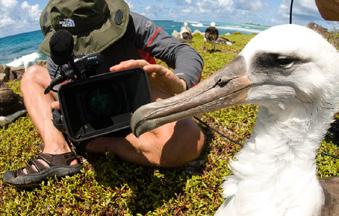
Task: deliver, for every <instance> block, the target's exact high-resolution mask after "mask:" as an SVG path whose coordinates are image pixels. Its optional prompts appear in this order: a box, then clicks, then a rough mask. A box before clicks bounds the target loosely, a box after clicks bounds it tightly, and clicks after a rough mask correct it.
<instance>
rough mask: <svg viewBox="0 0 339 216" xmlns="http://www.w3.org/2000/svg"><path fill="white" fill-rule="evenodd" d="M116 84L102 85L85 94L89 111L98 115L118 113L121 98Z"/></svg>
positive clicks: (106, 115) (105, 115)
mask: <svg viewBox="0 0 339 216" xmlns="http://www.w3.org/2000/svg"><path fill="white" fill-rule="evenodd" d="M117 88H119V87H117V86H102V87H99V88H96V89H92V90H91V91H89V93H88V95H87V96H86V100H87V105H88V109H89V111H90V112H91V113H92V114H94V115H96V116H98V117H109V116H112V115H114V114H118V113H120V111H121V109H122V104H121V99H120V98H119V94H116V93H117V92H119V91H118V90H117Z"/></svg>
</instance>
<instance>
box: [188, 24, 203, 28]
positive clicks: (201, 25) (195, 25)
mask: <svg viewBox="0 0 339 216" xmlns="http://www.w3.org/2000/svg"><path fill="white" fill-rule="evenodd" d="M190 24H191V25H192V26H193V27H198V28H199V27H205V26H204V24H202V23H190Z"/></svg>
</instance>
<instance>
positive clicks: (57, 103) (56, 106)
mask: <svg viewBox="0 0 339 216" xmlns="http://www.w3.org/2000/svg"><path fill="white" fill-rule="evenodd" d="M51 107H52V109H58V110H59V109H60V103H59V101H53V102H52V103H51Z"/></svg>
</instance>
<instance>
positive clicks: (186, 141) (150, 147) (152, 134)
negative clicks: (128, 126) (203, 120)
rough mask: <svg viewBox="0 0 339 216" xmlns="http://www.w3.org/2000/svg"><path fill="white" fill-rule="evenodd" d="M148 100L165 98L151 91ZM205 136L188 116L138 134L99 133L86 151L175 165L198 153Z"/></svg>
mask: <svg viewBox="0 0 339 216" xmlns="http://www.w3.org/2000/svg"><path fill="white" fill-rule="evenodd" d="M151 95H152V100H153V101H156V100H161V98H168V97H170V95H168V94H167V93H165V92H160V91H155V90H154V91H152V92H151ZM204 143H205V136H204V134H203V132H202V131H201V129H200V128H199V126H198V125H197V124H196V123H195V122H194V121H193V120H192V119H184V120H180V121H177V122H172V123H168V124H165V125H163V126H161V127H158V128H156V129H154V130H152V131H149V132H146V133H144V134H143V135H141V136H140V137H138V138H137V137H135V136H134V135H133V134H132V133H130V134H128V135H126V136H125V137H100V138H96V139H94V140H92V141H91V142H89V143H88V144H87V145H86V149H87V150H88V151H90V152H96V153H106V152H111V153H113V154H116V155H118V156H119V157H120V158H122V159H124V160H127V161H130V162H133V163H136V164H142V165H153V166H162V167H175V166H180V165H183V164H185V163H187V162H189V161H191V160H194V159H196V158H197V157H199V155H200V153H201V150H202V148H203V146H204Z"/></svg>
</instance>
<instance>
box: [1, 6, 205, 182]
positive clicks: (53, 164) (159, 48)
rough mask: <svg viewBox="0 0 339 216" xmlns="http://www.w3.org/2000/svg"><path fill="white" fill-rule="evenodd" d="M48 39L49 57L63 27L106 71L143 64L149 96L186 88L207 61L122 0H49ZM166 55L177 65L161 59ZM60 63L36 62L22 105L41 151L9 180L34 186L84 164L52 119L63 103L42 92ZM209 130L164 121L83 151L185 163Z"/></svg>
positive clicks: (44, 22) (44, 26)
mask: <svg viewBox="0 0 339 216" xmlns="http://www.w3.org/2000/svg"><path fill="white" fill-rule="evenodd" d="M40 26H41V30H42V32H43V33H44V40H43V42H42V43H41V45H40V50H41V51H42V52H44V53H46V54H47V55H50V54H51V53H50V49H49V40H50V38H51V36H52V35H53V33H54V32H56V31H57V30H61V29H65V30H67V31H69V32H70V33H72V35H73V38H74V55H75V56H81V55H84V54H90V53H100V54H102V56H103V57H104V63H103V64H102V65H101V66H100V68H99V69H98V70H99V72H100V73H105V72H109V71H110V72H116V71H121V70H127V69H133V68H142V69H143V70H144V71H145V72H146V73H147V74H148V77H149V81H150V86H151V98H152V100H153V101H155V100H161V99H163V98H167V97H170V96H173V95H175V94H178V93H180V92H183V91H185V90H186V89H188V88H191V87H192V86H194V85H195V84H197V83H198V82H199V80H200V76H201V72H202V68H203V60H202V58H201V57H200V55H199V54H198V53H197V52H196V51H195V50H193V49H192V48H191V47H190V46H189V45H187V44H183V43H180V42H178V41H177V40H175V39H174V38H173V37H171V36H169V35H168V34H167V33H166V32H164V31H163V30H162V29H161V28H159V27H157V26H156V25H155V24H154V23H153V22H152V21H151V20H149V19H147V18H146V17H144V16H142V15H139V14H136V13H133V12H130V11H129V7H128V5H127V3H126V2H124V1H123V0H88V1H81V0H72V1H63V0H50V1H49V2H48V4H47V6H46V7H45V9H44V10H43V11H42V14H41V17H40ZM153 57H156V58H158V59H161V60H163V61H164V62H166V63H167V65H168V66H169V67H170V68H173V70H172V69H168V68H167V67H164V66H161V65H158V64H156V62H155V59H154V58H153ZM57 68H58V66H57V65H56V64H55V63H54V62H53V61H52V60H51V58H49V59H48V69H45V68H44V67H41V66H38V65H34V66H31V67H30V68H28V70H27V71H26V73H25V74H24V77H23V78H22V81H21V91H22V94H23V98H24V103H25V106H26V109H27V112H28V114H29V116H30V117H31V119H32V122H33V124H34V125H35V126H36V128H37V130H38V132H39V134H40V135H41V138H42V141H43V149H42V152H41V153H40V154H38V155H37V156H35V157H34V158H33V159H31V160H30V161H29V162H28V164H27V166H26V167H24V168H20V169H17V170H13V171H8V172H6V173H5V174H4V177H3V178H4V182H5V183H8V184H11V185H15V186H18V187H26V186H35V185H38V184H39V183H40V182H42V181H44V180H46V179H47V178H48V177H51V176H57V177H62V176H67V175H72V174H75V173H78V172H79V171H80V170H81V168H82V165H81V162H80V161H79V159H78V157H77V155H76V153H75V152H72V151H71V147H70V145H69V144H68V140H67V137H64V135H63V134H62V133H61V132H60V131H59V130H58V129H57V128H55V126H54V125H53V122H52V121H51V119H52V118H53V117H52V112H51V108H55V109H57V108H60V107H59V103H58V101H57V97H56V94H55V93H54V92H50V93H48V94H47V95H44V90H45V88H46V87H47V86H48V85H49V84H50V82H51V80H52V79H53V78H55V77H56V76H57V75H58V70H57ZM204 140H205V137H204V134H203V133H202V131H201V129H200V128H199V127H198V125H197V124H196V123H195V122H194V121H193V120H192V119H184V120H180V121H177V122H172V123H169V124H166V125H164V126H161V127H159V128H157V129H154V130H153V131H150V132H147V133H145V134H143V135H141V136H140V137H135V136H134V135H133V134H132V133H131V131H124V132H121V133H119V134H115V135H112V136H103V137H98V138H94V139H92V140H90V141H89V142H87V144H86V146H85V149H86V150H87V151H90V152H95V153H106V152H111V153H113V154H116V155H117V156H119V157H120V158H122V159H124V160H127V161H130V162H133V163H136V164H140V165H150V166H161V167H176V166H181V165H183V164H185V163H187V162H189V161H191V160H194V159H196V158H197V157H198V156H199V155H200V153H201V151H202V148H203V146H204Z"/></svg>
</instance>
